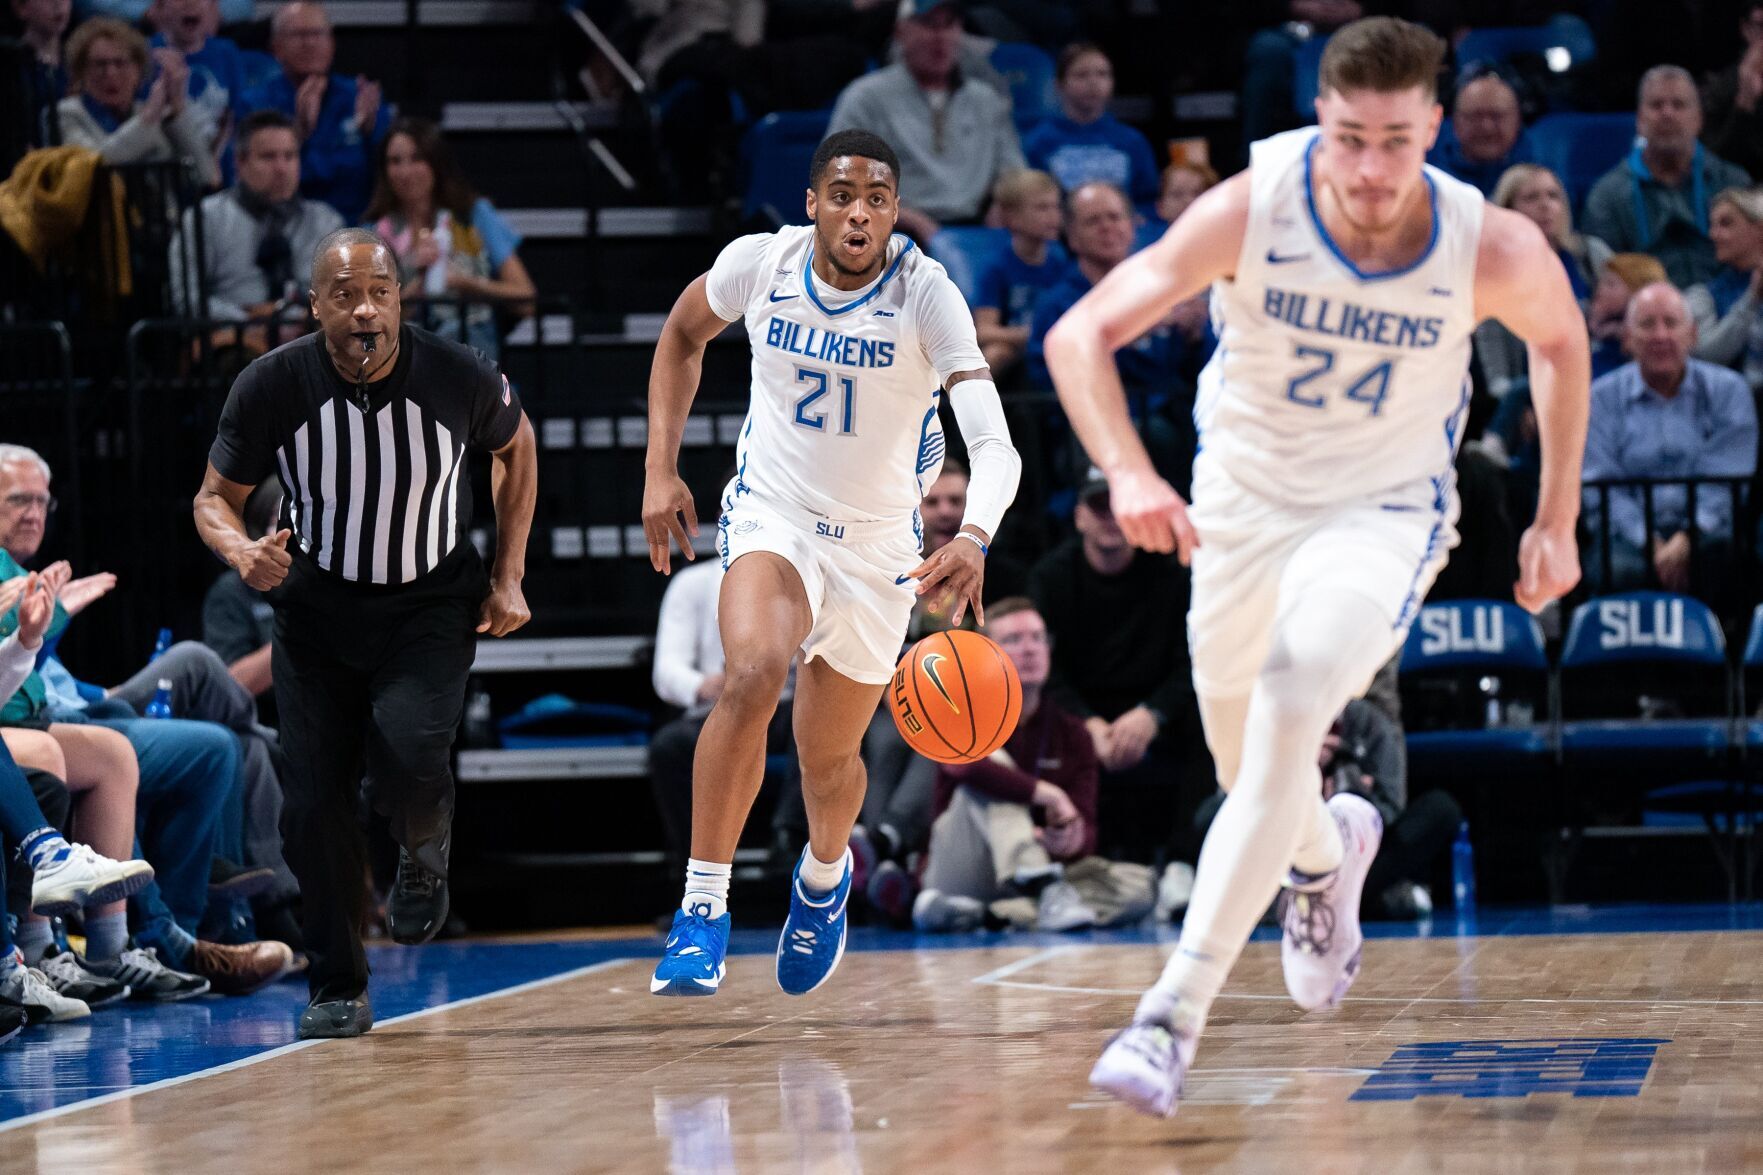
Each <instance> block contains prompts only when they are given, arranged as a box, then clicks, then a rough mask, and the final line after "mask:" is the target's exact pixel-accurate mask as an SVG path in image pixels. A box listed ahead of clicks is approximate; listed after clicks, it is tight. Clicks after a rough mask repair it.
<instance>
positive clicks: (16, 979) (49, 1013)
mask: <svg viewBox="0 0 1763 1175" xmlns="http://www.w3.org/2000/svg"><path fill="white" fill-rule="evenodd" d="M0 1004H11V1005H12V1006H13V1007H15V1008H23V1009H24V1011H25V1014H26V1015H28V1016H29V1017H30V1018H31V1023H32V1024H41V1023H43V1022H44V1021H45V1020H54V1021H61V1020H78V1019H80V1018H81V1017H82V1016H90V1015H91V1014H92V1009H91V1008H89V1007H87V1006H86V1005H85V1003H84V1001H81V1000H76V999H69V998H68V997H67V996H64V995H62V994H61V993H60V992H58V991H56V990H55V988H54V987H52V986H51V985H50V983H49V980H48V979H47V978H45V977H44V975H43V973H42V972H41V971H39V970H37V969H36V968H35V967H26V966H24V965H23V964H22V963H20V964H19V965H18V966H16V967H12V968H10V969H8V970H7V972H6V974H5V975H4V976H0Z"/></svg>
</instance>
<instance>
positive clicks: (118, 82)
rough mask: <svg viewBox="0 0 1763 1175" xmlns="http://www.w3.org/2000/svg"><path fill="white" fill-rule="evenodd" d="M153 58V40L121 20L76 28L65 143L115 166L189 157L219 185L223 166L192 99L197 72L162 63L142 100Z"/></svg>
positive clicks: (208, 182)
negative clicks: (188, 89) (192, 76)
mask: <svg viewBox="0 0 1763 1175" xmlns="http://www.w3.org/2000/svg"><path fill="white" fill-rule="evenodd" d="M148 60H149V58H148V52H147V39H146V38H145V37H143V36H142V35H141V34H140V33H138V32H136V31H135V30H134V29H132V28H130V27H129V26H128V25H126V24H123V23H122V22H121V21H120V20H116V19H113V18H111V17H108V16H95V17H93V18H92V19H90V20H88V21H86V22H85V23H84V24H82V25H81V26H80V27H79V28H77V29H75V30H74V34H73V36H71V37H69V38H68V40H67V66H68V72H69V74H71V75H72V78H73V87H74V90H75V91H76V92H75V93H74V94H73V95H72V96H70V97H67V98H63V99H62V100H61V104H60V105H59V106H57V107H56V117H57V118H58V119H59V120H60V125H61V141H62V142H63V143H66V144H67V145H69V146H73V147H90V148H92V149H93V150H94V151H96V152H98V154H99V155H100V156H102V157H103V159H104V162H106V163H111V164H129V163H168V162H170V161H172V160H174V159H181V160H183V161H184V162H185V163H187V164H189V165H190V166H191V167H192V168H194V169H195V171H196V174H197V175H198V177H200V179H201V181H202V185H203V186H204V187H213V186H214V184H215V183H217V182H218V181H219V179H220V168H219V166H218V165H217V164H216V163H215V161H214V153H213V152H212V151H210V150H209V146H208V138H207V134H206V130H205V128H204V126H203V124H202V120H201V118H200V117H198V115H197V114H196V112H195V110H194V109H192V108H191V106H190V104H189V101H188V97H187V95H186V93H185V86H186V84H187V82H188V73H189V71H188V70H187V69H185V68H184V66H183V64H182V62H169V61H167V62H161V65H160V70H159V76H158V77H156V78H154V79H153V84H152V85H151V86H149V87H147V96H146V97H145V98H142V99H141V100H139V101H136V98H135V95H136V94H138V93H139V92H140V89H141V82H142V79H144V78H145V77H146V76H147V64H148Z"/></svg>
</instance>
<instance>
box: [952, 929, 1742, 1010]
mask: <svg viewBox="0 0 1763 1175" xmlns="http://www.w3.org/2000/svg"><path fill="white" fill-rule="evenodd" d="M1095 949H1096V948H1095V945H1094V944H1090V943H1072V944H1070V945H1068V946H1057V947H1048V948H1046V949H1044V950H1039V951H1036V952H1035V953H1034V954H1032V955H1028V956H1026V957H1024V958H1021V959H1017V960H1016V961H1015V962H1013V963H1006V964H1005V965H1004V966H1002V967H997V968H994V969H993V970H991V971H987V972H986V973H985V974H984V975H976V976H975V977H974V978H973V979H971V980H969V982H971V983H974V984H977V985H979V986H982V987H1009V988H1015V989H1017V990H1020V991H1051V992H1060V993H1063V994H1067V995H1117V996H1139V995H1143V994H1144V991H1143V989H1141V988H1122V987H1072V986H1068V985H1065V984H1059V983H1034V982H1032V981H1027V980H1021V979H1012V978H1010V977H1011V976H1013V975H1017V974H1019V973H1020V972H1023V971H1027V970H1028V969H1029V968H1031V967H1036V966H1039V965H1040V964H1042V963H1046V962H1050V961H1051V960H1053V959H1054V958H1057V957H1060V956H1062V955H1069V954H1076V953H1079V952H1088V951H1093V950H1095ZM1446 978H1447V979H1448V978H1449V976H1447V977H1446ZM1441 982H1443V981H1442V980H1441ZM1217 998H1218V999H1221V1000H1260V1001H1267V1000H1272V1001H1276V1002H1284V1003H1290V1002H1291V996H1289V995H1263V994H1260V993H1255V992H1230V991H1226V992H1220V993H1219V994H1218V997H1217ZM1342 1002H1343V1003H1355V1004H1591V1005H1599V1004H1605V1005H1609V1004H1616V1005H1621V1006H1636V1007H1649V1008H1670V1007H1683V1008H1707V1007H1714V1008H1724V1007H1758V1006H1763V1000H1708V999H1689V1000H1675V999H1669V998H1661V999H1654V1000H1642V999H1625V998H1618V997H1612V998H1609V999H1599V998H1597V997H1594V996H1562V997H1560V998H1555V999H1546V998H1539V997H1536V996H1516V997H1513V998H1510V999H1504V998H1501V997H1498V996H1495V997H1480V998H1474V999H1471V998H1469V997H1466V996H1390V995H1364V996H1355V995H1350V996H1346V997H1344V999H1343V1000H1342Z"/></svg>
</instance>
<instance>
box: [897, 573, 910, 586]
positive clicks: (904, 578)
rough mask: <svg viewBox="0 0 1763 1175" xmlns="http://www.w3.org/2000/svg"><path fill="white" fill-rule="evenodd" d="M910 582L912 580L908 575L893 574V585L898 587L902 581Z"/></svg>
mask: <svg viewBox="0 0 1763 1175" xmlns="http://www.w3.org/2000/svg"><path fill="white" fill-rule="evenodd" d="M911 582H912V577H911V576H910V575H896V576H894V586H895V587H899V586H900V585H901V584H903V583H911Z"/></svg>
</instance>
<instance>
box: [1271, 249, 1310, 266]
mask: <svg viewBox="0 0 1763 1175" xmlns="http://www.w3.org/2000/svg"><path fill="white" fill-rule="evenodd" d="M1309 256H1310V254H1308V253H1287V254H1286V255H1285V256H1283V257H1282V256H1280V255H1279V253H1278V251H1277V250H1274V249H1269V250H1267V264H1269V265H1287V264H1290V263H1291V262H1293V261H1304V260H1306V259H1308V258H1309Z"/></svg>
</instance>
